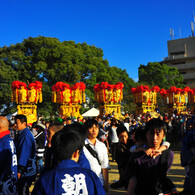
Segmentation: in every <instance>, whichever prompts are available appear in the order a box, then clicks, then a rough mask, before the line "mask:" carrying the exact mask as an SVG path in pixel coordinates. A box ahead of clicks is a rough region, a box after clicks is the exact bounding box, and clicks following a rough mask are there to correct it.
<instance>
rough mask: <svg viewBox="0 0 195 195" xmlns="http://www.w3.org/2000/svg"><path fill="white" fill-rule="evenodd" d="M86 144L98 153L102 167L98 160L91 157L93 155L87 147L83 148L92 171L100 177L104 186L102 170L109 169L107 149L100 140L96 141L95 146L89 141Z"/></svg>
mask: <svg viewBox="0 0 195 195" xmlns="http://www.w3.org/2000/svg"><path fill="white" fill-rule="evenodd" d="M85 144H89V145H90V147H91V148H92V149H93V150H95V151H96V153H97V154H98V159H99V161H100V163H101V165H100V164H99V163H98V161H97V159H96V158H95V157H93V156H92V155H91V153H90V152H89V151H88V149H87V148H86V147H83V152H84V154H85V156H86V158H87V159H88V161H89V164H90V166H91V170H92V171H93V172H95V173H96V174H97V176H98V177H99V179H100V181H101V183H102V185H103V184H104V178H103V174H102V169H109V168H110V165H109V160H108V153H107V148H106V146H105V144H104V143H102V142H100V141H99V140H98V139H96V143H95V146H94V145H93V144H92V143H91V142H90V141H89V140H88V139H86V140H85Z"/></svg>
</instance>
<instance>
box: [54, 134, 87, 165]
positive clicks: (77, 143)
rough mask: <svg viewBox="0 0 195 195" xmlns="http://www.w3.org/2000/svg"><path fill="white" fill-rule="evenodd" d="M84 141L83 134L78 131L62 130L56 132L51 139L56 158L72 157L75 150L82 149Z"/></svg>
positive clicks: (59, 159) (65, 158)
mask: <svg viewBox="0 0 195 195" xmlns="http://www.w3.org/2000/svg"><path fill="white" fill-rule="evenodd" d="M82 147H83V142H82V140H81V136H80V135H79V134H78V133H77V132H73V131H71V132H70V131H68V132H66V131H64V130H60V131H58V132H57V133H55V134H54V136H53V137H52V140H51V148H52V151H53V153H54V156H55V157H56V159H57V160H58V161H59V162H61V161H62V160H67V159H71V157H72V155H73V153H74V152H76V151H77V150H79V151H81V150H82Z"/></svg>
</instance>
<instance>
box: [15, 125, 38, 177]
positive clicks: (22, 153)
mask: <svg viewBox="0 0 195 195" xmlns="http://www.w3.org/2000/svg"><path fill="white" fill-rule="evenodd" d="M15 145H16V153H17V158H18V172H19V173H21V176H22V177H29V176H33V175H35V174H36V149H35V139H34V137H33V135H32V133H31V132H30V129H29V128H25V129H23V130H22V131H19V134H18V139H17V140H16V141H15Z"/></svg>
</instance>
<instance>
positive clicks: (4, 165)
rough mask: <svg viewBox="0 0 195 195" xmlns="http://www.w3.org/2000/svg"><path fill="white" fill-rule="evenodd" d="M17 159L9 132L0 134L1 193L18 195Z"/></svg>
mask: <svg viewBox="0 0 195 195" xmlns="http://www.w3.org/2000/svg"><path fill="white" fill-rule="evenodd" d="M16 181H17V157H16V149H15V146H14V142H13V140H12V139H11V137H10V132H9V130H7V131H4V132H2V133H0V192H2V193H3V194H6V195H9V194H17V192H16V191H17V190H16Z"/></svg>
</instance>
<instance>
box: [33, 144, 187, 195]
mask: <svg viewBox="0 0 195 195" xmlns="http://www.w3.org/2000/svg"><path fill="white" fill-rule="evenodd" d="M172 150H173V151H174V161H173V165H172V167H171V170H170V171H169V173H168V176H169V178H170V179H171V180H172V181H173V183H174V184H175V185H176V187H177V190H178V191H182V189H183V187H182V186H183V183H184V175H185V173H184V168H183V167H181V165H180V152H179V148H176V149H172ZM109 159H110V166H111V170H110V171H109V183H110V184H111V183H113V182H114V181H115V180H118V179H119V174H118V169H117V164H116V163H115V162H112V161H111V158H109ZM32 189H33V186H31V188H30V191H32ZM123 194H126V191H125V190H124V189H122V188H121V189H117V190H113V189H110V190H109V193H108V195H123Z"/></svg>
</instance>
